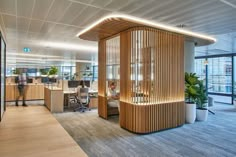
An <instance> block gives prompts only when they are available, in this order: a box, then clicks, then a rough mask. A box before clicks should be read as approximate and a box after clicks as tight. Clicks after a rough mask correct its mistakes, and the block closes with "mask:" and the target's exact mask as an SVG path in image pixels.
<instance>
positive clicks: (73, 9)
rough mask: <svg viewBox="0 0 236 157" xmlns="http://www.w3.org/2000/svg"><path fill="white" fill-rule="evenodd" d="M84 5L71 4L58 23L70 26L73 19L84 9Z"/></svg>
mask: <svg viewBox="0 0 236 157" xmlns="http://www.w3.org/2000/svg"><path fill="white" fill-rule="evenodd" d="M86 7H87V6H86V5H83V4H79V3H73V4H72V5H71V6H70V7H69V8H68V10H67V11H66V13H65V14H64V16H63V17H62V18H61V20H60V21H59V22H61V23H66V24H71V23H72V21H73V19H74V18H76V17H77V16H78V15H80V13H81V12H82V11H83V10H84V9H85V8H86Z"/></svg>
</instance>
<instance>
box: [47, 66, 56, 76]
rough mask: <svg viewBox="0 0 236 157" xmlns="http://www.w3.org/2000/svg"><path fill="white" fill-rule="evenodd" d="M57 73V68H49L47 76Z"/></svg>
mask: <svg viewBox="0 0 236 157" xmlns="http://www.w3.org/2000/svg"><path fill="white" fill-rule="evenodd" d="M57 73H58V68H57V67H56V66H51V68H50V70H49V72H48V75H56V74H57Z"/></svg>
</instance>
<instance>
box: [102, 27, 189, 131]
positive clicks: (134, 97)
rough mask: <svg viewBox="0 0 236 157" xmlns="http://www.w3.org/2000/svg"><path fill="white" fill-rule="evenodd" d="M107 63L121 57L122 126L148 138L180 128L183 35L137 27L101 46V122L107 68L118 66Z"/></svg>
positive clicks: (105, 101) (103, 109)
mask: <svg viewBox="0 0 236 157" xmlns="http://www.w3.org/2000/svg"><path fill="white" fill-rule="evenodd" d="M115 38H116V40H115ZM117 39H119V42H117ZM117 52H119V56H118V55H117V54H116V53H117ZM115 54H116V55H115ZM111 58H113V59H114V58H120V60H119V67H120V78H119V80H117V79H116V81H117V82H119V88H120V126H121V127H123V128H126V129H128V130H130V131H133V132H136V133H150V132H154V131H159V130H163V129H167V128H173V127H177V126H180V125H183V124H184V119H185V117H184V115H185V114H184V36H183V35H179V34H176V33H171V32H166V31H162V30H157V29H154V28H149V27H135V28H131V29H128V30H126V31H123V32H120V34H119V35H118V36H117V35H116V36H114V38H112V37H109V38H107V39H103V40H100V41H99V59H98V60H99V86H98V88H99V91H98V94H99V98H98V99H99V105H98V113H99V116H101V117H103V118H107V117H108V112H107V98H106V93H107V91H106V90H107V85H108V82H109V80H110V79H109V78H108V75H107V73H108V69H107V66H111V65H114V64H118V63H117V61H115V62H111V63H110V59H111Z"/></svg>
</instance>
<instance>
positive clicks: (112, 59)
mask: <svg viewBox="0 0 236 157" xmlns="http://www.w3.org/2000/svg"><path fill="white" fill-rule="evenodd" d="M106 80H107V81H106V87H107V88H106V93H107V92H108V90H109V86H110V84H111V83H112V82H114V83H115V85H116V92H118V93H119V92H120V36H117V37H115V38H111V39H109V40H107V41H106Z"/></svg>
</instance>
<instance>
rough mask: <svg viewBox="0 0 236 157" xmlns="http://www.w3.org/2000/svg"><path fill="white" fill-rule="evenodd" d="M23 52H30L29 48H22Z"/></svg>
mask: <svg viewBox="0 0 236 157" xmlns="http://www.w3.org/2000/svg"><path fill="white" fill-rule="evenodd" d="M23 50H24V52H31V49H30V48H28V47H24V49H23Z"/></svg>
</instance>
